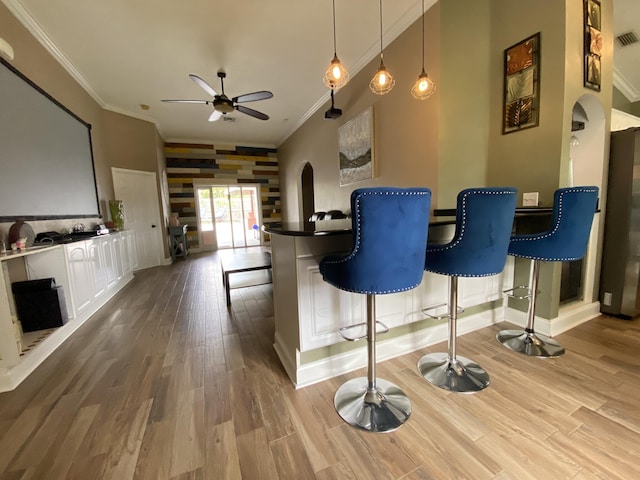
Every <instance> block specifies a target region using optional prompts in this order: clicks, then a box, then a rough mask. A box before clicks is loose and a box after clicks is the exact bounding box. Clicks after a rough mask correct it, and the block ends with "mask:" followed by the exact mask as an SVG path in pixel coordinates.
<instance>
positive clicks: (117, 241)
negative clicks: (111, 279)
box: [111, 234, 125, 281]
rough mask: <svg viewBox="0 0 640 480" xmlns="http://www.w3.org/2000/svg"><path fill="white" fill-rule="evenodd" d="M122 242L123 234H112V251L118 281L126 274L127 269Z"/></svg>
mask: <svg viewBox="0 0 640 480" xmlns="http://www.w3.org/2000/svg"><path fill="white" fill-rule="evenodd" d="M122 243H123V242H122V236H121V235H120V234H118V235H112V236H111V251H112V252H113V263H114V266H115V274H116V281H118V280H120V279H121V278H122V277H123V276H124V271H125V269H124V258H123V254H122V250H123V248H122Z"/></svg>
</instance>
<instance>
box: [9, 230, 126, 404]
mask: <svg viewBox="0 0 640 480" xmlns="http://www.w3.org/2000/svg"><path fill="white" fill-rule="evenodd" d="M135 242H136V240H135V234H134V233H133V232H129V231H125V232H118V233H114V234H110V235H105V236H104V237H93V238H91V239H88V240H83V241H79V242H74V243H70V244H65V245H58V246H51V247H40V248H33V249H28V250H27V251H25V252H18V253H12V252H10V253H7V254H3V255H0V262H1V263H2V271H1V275H0V392H4V391H8V390H12V389H13V388H15V387H16V386H17V385H18V384H19V383H20V382H21V381H22V380H24V378H26V376H27V375H29V374H30V373H31V372H32V371H33V370H34V369H35V368H36V367H37V366H38V365H39V364H40V363H41V362H42V361H44V359H46V358H47V356H48V355H50V354H51V352H53V351H54V350H55V349H56V348H57V347H58V346H59V345H60V344H61V343H62V342H64V340H65V339H67V338H68V337H69V336H70V335H71V334H72V333H73V332H74V331H75V330H76V329H77V328H78V327H79V326H80V325H82V323H83V322H84V321H86V320H87V319H88V318H89V317H90V316H91V315H93V314H94V313H95V312H96V311H98V309H99V308H100V307H102V306H103V305H104V304H105V303H106V302H107V301H109V299H111V298H112V297H113V296H114V295H115V294H116V293H117V292H118V291H119V290H120V289H121V288H122V287H124V286H125V285H126V284H127V283H128V282H129V281H130V280H131V279H132V278H133V269H134V268H135V266H136V265H137V260H136V256H135V254H134V253H132V252H133V251H134V250H135ZM9 261H12V262H22V261H24V266H23V267H24V268H23V270H24V271H25V272H26V274H27V277H28V279H30V280H34V279H39V278H49V277H52V278H55V279H56V284H57V285H60V286H62V287H63V292H64V295H65V303H66V305H67V312H68V314H69V321H68V322H67V323H66V324H65V325H63V326H62V327H60V328H57V329H56V330H55V331H54V332H52V333H51V334H50V335H48V336H47V338H45V339H44V340H43V341H42V342H40V343H39V344H38V345H37V346H36V347H35V348H33V349H31V350H30V351H29V352H28V353H27V354H25V355H21V352H20V349H19V348H18V345H17V343H16V341H15V338H14V328H13V323H12V319H11V316H12V310H13V309H12V301H11V300H12V299H11V281H12V279H11V274H10V272H9V268H7V266H8V262H9Z"/></svg>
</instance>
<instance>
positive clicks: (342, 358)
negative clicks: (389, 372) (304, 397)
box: [274, 309, 502, 388]
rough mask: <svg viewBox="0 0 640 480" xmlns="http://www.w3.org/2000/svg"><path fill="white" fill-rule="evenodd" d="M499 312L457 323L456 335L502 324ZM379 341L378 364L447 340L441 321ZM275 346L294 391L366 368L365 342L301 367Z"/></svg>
mask: <svg viewBox="0 0 640 480" xmlns="http://www.w3.org/2000/svg"><path fill="white" fill-rule="evenodd" d="M499 312H500V309H495V310H488V311H485V312H482V313H479V314H476V315H471V316H468V317H464V318H461V319H459V320H458V325H457V326H458V333H459V334H460V335H462V334H465V333H469V332H472V331H475V330H479V329H481V328H484V327H487V326H489V325H493V324H495V323H499V322H500V321H502V318H498V317H497V316H496V313H499ZM379 338H380V339H379V340H378V342H377V343H376V353H377V361H378V362H382V361H385V360H389V359H391V358H395V357H399V356H401V355H405V354H407V353H410V352H415V351H417V350H420V349H421V348H426V347H428V346H430V345H434V344H436V343H440V342H443V341H446V340H447V338H448V330H447V322H446V321H442V322H441V323H439V324H437V325H435V326H432V327H429V328H425V329H422V330H419V331H416V332H411V333H408V334H406V335H402V336H399V337H394V338H390V339H388V340H384V337H379ZM277 343H278V341H277V339H276V345H274V348H276V352H277V353H278V356H279V357H280V360H281V361H282V363H283V365H284V368H285V370H286V371H287V373H288V374H289V377H290V378H291V380H292V381H293V383H294V385H295V387H296V388H302V387H307V386H309V385H313V384H314V383H318V382H321V381H323V380H327V379H329V378H333V377H336V376H338V375H342V374H345V373H348V372H351V371H353V370H357V369H359V368H363V367H366V365H367V352H366V342H364V341H363V342H362V348H358V349H356V350H351V351H349V352H345V353H341V354H338V355H333V356H331V357H327V358H323V359H322V360H318V361H316V362H309V363H306V364H304V365H300V364H299V354H298V353H297V355H296V356H297V357H298V359H297V360H298V363H297V365H294V364H292V362H291V359H289V360H286V359H285V358H283V354H282V352H281V351H279V350H281V349H279V348H278V346H277ZM285 362H286V363H285ZM296 367H297V368H296ZM416 368H417V367H416ZM292 370H294V371H295V376H293V375H291V372H292Z"/></svg>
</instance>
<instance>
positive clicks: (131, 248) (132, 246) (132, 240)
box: [124, 230, 138, 271]
mask: <svg viewBox="0 0 640 480" xmlns="http://www.w3.org/2000/svg"><path fill="white" fill-rule="evenodd" d="M124 233H125V237H126V243H127V254H128V256H129V263H130V265H131V270H133V271H136V270H137V269H138V245H137V244H136V234H135V232H134V231H133V230H127V231H126V232H124Z"/></svg>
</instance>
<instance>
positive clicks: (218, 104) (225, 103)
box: [213, 98, 234, 113]
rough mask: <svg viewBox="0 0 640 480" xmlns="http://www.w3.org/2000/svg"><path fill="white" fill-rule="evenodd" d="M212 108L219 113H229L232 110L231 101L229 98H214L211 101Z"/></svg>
mask: <svg viewBox="0 0 640 480" xmlns="http://www.w3.org/2000/svg"><path fill="white" fill-rule="evenodd" d="M213 108H215V109H216V110H217V111H218V112H221V113H231V112H233V110H234V109H233V103H231V100H228V99H225V98H216V99H215V100H214V101H213Z"/></svg>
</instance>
